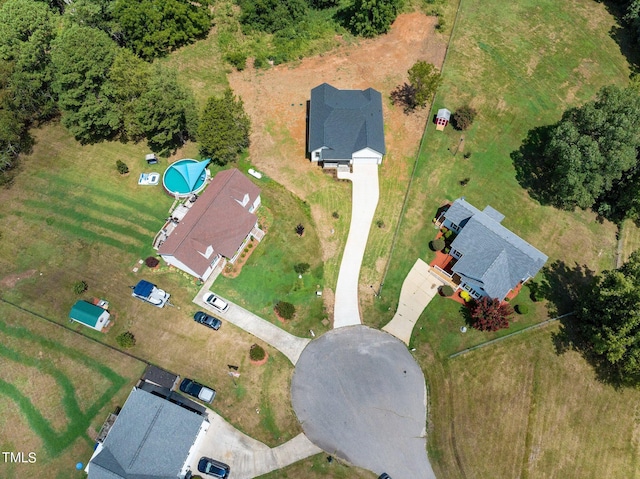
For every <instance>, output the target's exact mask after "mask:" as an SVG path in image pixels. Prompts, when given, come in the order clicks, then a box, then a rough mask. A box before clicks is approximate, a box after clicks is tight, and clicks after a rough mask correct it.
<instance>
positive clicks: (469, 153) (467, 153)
mask: <svg viewBox="0 0 640 479" xmlns="http://www.w3.org/2000/svg"><path fill="white" fill-rule="evenodd" d="M462 156H464V159H465V160H468V159H469V158H471V152H470V151H465V153H464V155H462Z"/></svg>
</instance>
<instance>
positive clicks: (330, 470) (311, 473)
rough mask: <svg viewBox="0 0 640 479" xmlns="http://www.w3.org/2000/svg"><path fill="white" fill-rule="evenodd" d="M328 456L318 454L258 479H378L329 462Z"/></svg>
mask: <svg viewBox="0 0 640 479" xmlns="http://www.w3.org/2000/svg"><path fill="white" fill-rule="evenodd" d="M329 457H330V456H329V455H327V454H317V455H315V456H311V457H309V458H307V459H303V460H302V461H298V462H296V463H294V464H292V465H290V466H287V467H285V468H284V469H279V470H277V471H274V472H270V473H268V474H264V475H262V476H259V477H258V478H256V479H299V478H302V477H304V478H305V479H317V478H324V477H332V478H334V479H374V478H375V477H378V476H377V475H375V474H373V473H372V472H370V471H367V470H365V469H360V468H359V467H355V466H351V465H349V464H345V463H343V462H341V461H339V460H337V459H335V458H332V460H331V462H329V461H328V458H329Z"/></svg>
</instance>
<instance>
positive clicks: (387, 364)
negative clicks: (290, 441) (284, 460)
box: [291, 325, 435, 479]
mask: <svg viewBox="0 0 640 479" xmlns="http://www.w3.org/2000/svg"><path fill="white" fill-rule="evenodd" d="M291 401H292V403H293V409H294V411H295V412H296V415H297V416H298V420H299V421H300V423H301V424H302V429H303V430H304V432H305V434H306V435H307V437H308V438H309V439H310V440H311V441H313V442H314V443H315V444H317V445H318V446H320V447H321V448H322V449H323V450H325V451H326V452H327V453H329V454H334V455H336V456H338V457H340V458H342V459H344V460H346V461H348V462H350V463H351V464H354V465H356V466H359V467H363V468H365V469H369V470H370V471H373V472H374V473H375V474H381V473H382V472H387V473H389V475H390V476H391V477H393V479H435V475H434V473H433V470H432V469H431V465H430V463H429V459H428V457H427V452H426V443H427V441H426V413H427V390H426V385H425V380H424V375H423V373H422V370H421V369H420V366H418V364H417V363H416V362H415V360H414V359H413V357H412V356H411V354H410V353H409V351H408V350H407V347H406V346H405V345H404V344H403V343H402V342H400V341H399V340H397V339H396V338H394V337H393V336H391V335H390V334H387V333H384V332H382V331H378V330H375V329H371V328H368V327H366V326H363V325H357V326H350V327H344V328H340V329H334V330H332V331H329V332H328V333H326V334H324V335H322V336H321V337H320V338H318V339H316V340H314V341H312V342H311V343H310V344H309V346H307V348H306V349H305V350H304V351H303V353H302V356H300V360H299V361H298V364H297V366H296V369H295V372H294V374H293V379H292V381H291Z"/></svg>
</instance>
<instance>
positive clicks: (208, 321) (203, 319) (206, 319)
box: [193, 311, 222, 331]
mask: <svg viewBox="0 0 640 479" xmlns="http://www.w3.org/2000/svg"><path fill="white" fill-rule="evenodd" d="M193 320H194V321H196V322H198V323H200V324H204V325H205V326H209V327H210V328H211V329H215V330H216V331H217V330H218V329H220V326H222V321H220V320H219V319H218V318H214V317H213V316H209V315H208V314H207V313H205V312H203V311H198V312H197V313H196V314H194V315H193Z"/></svg>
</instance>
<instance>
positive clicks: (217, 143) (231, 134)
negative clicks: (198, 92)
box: [198, 89, 251, 165]
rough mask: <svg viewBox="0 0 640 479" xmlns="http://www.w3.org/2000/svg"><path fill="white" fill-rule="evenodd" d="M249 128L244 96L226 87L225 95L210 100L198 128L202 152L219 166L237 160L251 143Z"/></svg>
mask: <svg viewBox="0 0 640 479" xmlns="http://www.w3.org/2000/svg"><path fill="white" fill-rule="evenodd" d="M250 130H251V121H250V120H249V117H248V115H247V114H246V113H245V111H244V103H243V102H242V99H240V98H238V97H236V96H235V95H234V94H233V92H232V91H231V89H227V90H226V91H225V92H224V95H223V96H222V98H217V97H211V98H209V99H208V100H207V105H206V106H205V108H204V111H203V112H202V115H201V119H200V126H199V128H198V142H199V143H200V153H201V154H202V155H204V156H210V157H211V159H212V160H213V161H214V162H216V163H218V164H220V165H225V164H227V163H228V162H230V161H234V160H235V159H236V157H237V155H238V153H240V152H241V151H242V150H243V149H244V148H247V147H248V146H249V133H250Z"/></svg>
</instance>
